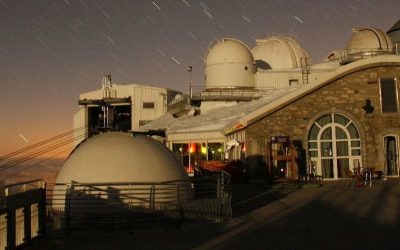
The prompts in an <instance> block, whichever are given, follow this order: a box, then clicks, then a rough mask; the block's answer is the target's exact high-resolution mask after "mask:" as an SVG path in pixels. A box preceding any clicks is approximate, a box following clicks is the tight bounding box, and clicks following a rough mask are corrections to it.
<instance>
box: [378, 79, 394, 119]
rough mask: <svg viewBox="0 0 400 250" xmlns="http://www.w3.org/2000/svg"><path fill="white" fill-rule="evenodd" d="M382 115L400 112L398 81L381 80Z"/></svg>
mask: <svg viewBox="0 0 400 250" xmlns="http://www.w3.org/2000/svg"><path fill="white" fill-rule="evenodd" d="M379 89H380V95H381V108H382V113H394V112H398V103H397V100H398V96H397V79H396V78H381V79H379Z"/></svg>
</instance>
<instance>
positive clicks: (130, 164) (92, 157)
mask: <svg viewBox="0 0 400 250" xmlns="http://www.w3.org/2000/svg"><path fill="white" fill-rule="evenodd" d="M186 178H188V176H187V174H186V172H185V170H184V167H183V166H182V164H181V163H180V162H179V161H178V159H177V158H176V157H175V156H174V155H173V153H172V152H171V151H170V150H168V148H166V147H165V146H164V145H162V144H161V143H159V142H157V141H155V140H153V139H151V138H149V137H147V136H142V135H137V136H133V137H132V136H131V135H129V134H127V133H121V132H107V133H104V134H99V135H96V136H93V137H91V138H89V139H87V140H86V141H84V142H82V143H81V144H79V145H78V146H77V147H76V148H75V150H74V151H73V152H72V153H71V155H70V156H69V157H68V159H67V160H66V162H65V163H64V165H63V167H62V169H61V170H60V172H59V174H58V176H57V180H56V182H57V183H70V182H71V181H77V182H83V183H93V182H97V183H98V182H163V181H172V180H182V179H186Z"/></svg>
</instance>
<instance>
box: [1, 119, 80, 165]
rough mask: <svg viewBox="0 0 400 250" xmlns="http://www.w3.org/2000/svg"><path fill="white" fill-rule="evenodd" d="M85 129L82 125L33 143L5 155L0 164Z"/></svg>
mask: <svg viewBox="0 0 400 250" xmlns="http://www.w3.org/2000/svg"><path fill="white" fill-rule="evenodd" d="M85 128H87V125H84V126H82V127H79V128H76V129H73V130H70V131H67V132H65V133H62V134H59V135H57V136H54V137H51V138H48V139H46V140H44V141H41V142H38V143H35V144H33V145H30V146H28V147H25V148H22V149H20V150H17V151H14V152H11V153H9V154H6V155H4V156H2V157H0V162H1V161H4V160H6V159H8V158H10V157H12V156H15V155H18V154H21V153H23V152H26V151H28V150H31V149H34V148H37V147H40V146H42V145H45V144H46V143H49V142H52V141H55V140H58V139H60V138H62V137H65V136H68V135H71V134H73V133H75V132H78V131H80V130H82V129H85Z"/></svg>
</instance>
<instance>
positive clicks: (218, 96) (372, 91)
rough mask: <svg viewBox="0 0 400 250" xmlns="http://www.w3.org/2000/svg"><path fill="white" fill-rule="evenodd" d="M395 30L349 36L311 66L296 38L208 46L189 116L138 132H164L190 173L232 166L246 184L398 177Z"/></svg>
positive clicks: (399, 73) (399, 60) (399, 66)
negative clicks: (240, 168)
mask: <svg viewBox="0 0 400 250" xmlns="http://www.w3.org/2000/svg"><path fill="white" fill-rule="evenodd" d="M398 26H399V23H396V24H395V25H394V26H393V27H392V28H391V29H390V30H389V31H388V33H385V32H383V31H382V30H380V29H378V28H372V27H364V28H354V29H353V35H352V36H351V37H350V39H349V41H348V43H347V46H346V47H345V48H344V49H342V50H339V51H334V52H332V53H330V54H329V55H328V56H327V58H326V59H325V60H324V61H323V62H321V63H317V64H312V63H311V62H310V59H309V57H308V54H307V53H306V51H305V50H304V49H303V48H302V47H301V46H300V45H299V44H298V43H297V42H296V40H295V39H293V38H290V37H286V36H272V37H266V38H265V39H260V40H257V41H256V43H257V44H256V46H255V47H254V48H253V49H252V50H250V49H249V48H248V47H247V46H246V45H245V44H243V43H242V42H240V41H238V40H235V39H221V40H219V41H216V42H213V43H211V44H210V46H209V48H208V50H207V52H206V55H205V60H204V67H205V89H204V90H203V91H202V92H200V93H193V94H192V96H191V97H192V98H191V103H192V104H197V106H198V107H193V110H192V111H189V112H187V114H185V115H179V116H177V115H173V114H171V113H169V114H166V115H165V116H163V117H161V118H159V119H157V120H155V121H153V122H152V123H150V124H147V125H145V126H143V127H141V129H142V130H147V131H159V130H162V131H164V132H165V140H166V143H167V145H168V147H169V148H170V149H171V150H172V151H173V152H174V153H175V155H176V156H178V157H179V158H180V159H181V161H182V162H183V163H184V165H185V166H187V167H188V168H189V169H190V168H191V167H192V166H195V165H196V164H198V163H199V162H201V161H209V160H241V161H244V162H246V165H247V166H248V168H249V172H250V173H251V175H253V176H254V177H257V176H265V175H279V173H280V172H282V173H283V174H284V175H285V177H287V178H294V179H297V178H301V176H305V175H307V174H309V173H310V172H311V171H315V172H316V174H317V175H320V176H321V177H323V178H324V179H340V178H345V177H348V176H350V175H351V173H352V171H354V169H356V168H360V167H362V168H365V169H369V170H370V171H373V172H377V173H379V174H383V175H385V176H388V177H389V176H399V164H400V162H399V158H398V155H399V136H400V130H399V128H400V123H399V121H400V115H399V98H398V96H399V83H398V79H399V78H400V56H399V49H398V42H399V39H398V34H399V33H398V32H399V29H398V28H399V27H398ZM196 102H197V103H196Z"/></svg>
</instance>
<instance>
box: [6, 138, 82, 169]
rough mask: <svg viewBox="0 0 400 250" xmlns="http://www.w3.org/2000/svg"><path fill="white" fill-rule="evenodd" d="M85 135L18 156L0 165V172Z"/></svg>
mask: <svg viewBox="0 0 400 250" xmlns="http://www.w3.org/2000/svg"><path fill="white" fill-rule="evenodd" d="M85 137H86V136H85V135H80V136H78V137H72V138H70V139H67V140H64V141H61V142H59V143H56V144H54V145H52V146H50V147H47V148H44V149H41V150H39V151H36V152H34V153H32V154H30V155H28V156H26V157H23V158H19V159H16V160H14V161H11V162H10V163H8V164H6V165H3V166H0V172H1V171H5V170H7V169H9V168H12V167H14V166H16V165H17V164H20V163H22V162H25V161H28V160H30V159H32V158H34V157H36V156H39V155H42V154H45V153H48V152H51V151H53V150H55V149H57V148H60V147H62V146H65V145H67V144H69V143H71V142H73V141H75V140H76V139H81V138H85Z"/></svg>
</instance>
